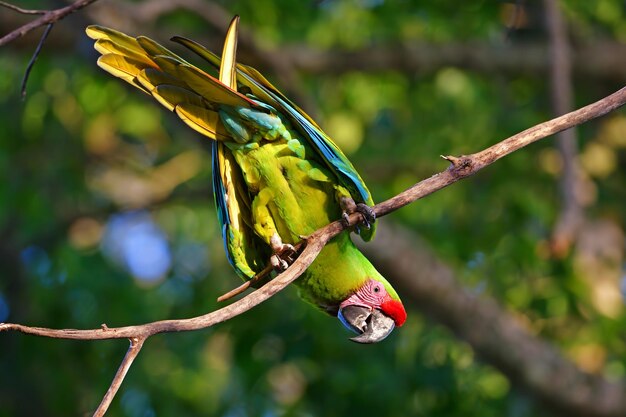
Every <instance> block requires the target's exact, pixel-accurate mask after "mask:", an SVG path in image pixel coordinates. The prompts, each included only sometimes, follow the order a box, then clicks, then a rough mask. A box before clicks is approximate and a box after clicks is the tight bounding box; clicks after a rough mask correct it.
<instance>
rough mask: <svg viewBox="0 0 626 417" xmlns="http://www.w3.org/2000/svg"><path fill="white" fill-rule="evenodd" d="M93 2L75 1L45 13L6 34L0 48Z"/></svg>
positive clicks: (1, 40) (0, 40)
mask: <svg viewBox="0 0 626 417" xmlns="http://www.w3.org/2000/svg"><path fill="white" fill-rule="evenodd" d="M95 1H97V0H77V1H76V2H74V3H72V4H70V5H68V6H65V7H62V8H60V9H56V10H50V11H47V12H45V13H44V14H43V15H42V16H41V17H39V18H38V19H35V20H33V21H32V22H29V23H26V24H25V25H22V26H20V27H19V28H17V29H15V30H13V31H11V32H9V33H8V34H6V35H5V36H3V37H2V38H0V46H3V45H6V44H7V43H9V42H12V41H14V40H15V39H17V38H21V37H22V36H24V35H26V34H27V33H29V32H31V31H33V30H35V29H37V28H38V27H40V26H45V25H48V24H50V23H55V22H57V21H59V20H61V19H63V18H64V17H65V16H67V15H69V14H71V13H74V12H75V11H77V10H80V9H82V8H83V7H85V6H88V5H90V4H91V3H93V2H95Z"/></svg>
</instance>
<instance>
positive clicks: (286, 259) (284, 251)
mask: <svg viewBox="0 0 626 417" xmlns="http://www.w3.org/2000/svg"><path fill="white" fill-rule="evenodd" d="M270 246H271V247H272V251H273V252H274V254H273V255H272V256H271V257H270V263H271V264H272V266H273V267H274V269H275V270H277V271H278V272H283V271H284V270H286V269H287V268H289V265H291V263H292V262H293V261H294V260H295V257H296V255H297V251H296V248H295V247H294V246H293V245H292V244H290V243H283V241H282V239H281V238H280V236H278V234H276V233H275V234H274V235H273V236H272V238H271V239H270Z"/></svg>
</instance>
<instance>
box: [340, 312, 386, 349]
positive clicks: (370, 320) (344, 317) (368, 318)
mask: <svg viewBox="0 0 626 417" xmlns="http://www.w3.org/2000/svg"><path fill="white" fill-rule="evenodd" d="M338 317H339V319H340V320H341V322H342V323H343V325H344V326H346V327H347V328H348V329H350V330H352V331H354V332H356V333H358V334H359V335H358V336H355V337H352V338H350V340H352V341H353V342H357V343H377V342H380V341H381V340H383V339H384V338H386V337H387V336H389V334H390V333H391V331H392V330H393V328H394V327H395V322H394V321H393V319H392V318H390V317H387V316H386V315H384V314H383V313H382V312H381V311H380V310H374V309H371V308H369V307H362V306H356V305H348V306H345V307H344V308H342V309H340V310H339V314H338Z"/></svg>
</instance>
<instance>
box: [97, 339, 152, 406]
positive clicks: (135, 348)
mask: <svg viewBox="0 0 626 417" xmlns="http://www.w3.org/2000/svg"><path fill="white" fill-rule="evenodd" d="M145 341H146V337H142V338H139V337H133V338H131V339H130V346H128V350H127V351H126V355H124V359H123V360H122V363H121V364H120V367H119V368H118V369H117V372H116V373H115V377H113V381H112V382H111V385H110V386H109V389H108V390H107V392H106V394H104V398H102V401H101V402H100V405H99V406H98V408H97V409H96V411H95V412H94V413H93V417H102V416H104V414H105V413H106V412H107V410H108V409H109V406H110V405H111V402H112V401H113V398H115V394H117V391H118V390H119V389H120V386H121V385H122V381H124V378H125V377H126V374H127V373H128V370H129V369H130V366H131V365H132V364H133V361H134V360H135V358H136V357H137V355H139V352H140V351H141V348H142V347H143V342H145Z"/></svg>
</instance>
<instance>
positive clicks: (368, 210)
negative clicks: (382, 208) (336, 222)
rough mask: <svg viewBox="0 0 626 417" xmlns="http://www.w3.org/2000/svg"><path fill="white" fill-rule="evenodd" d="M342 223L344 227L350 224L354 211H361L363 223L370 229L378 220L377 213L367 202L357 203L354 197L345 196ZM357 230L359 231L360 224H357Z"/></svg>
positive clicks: (342, 200)
mask: <svg viewBox="0 0 626 417" xmlns="http://www.w3.org/2000/svg"><path fill="white" fill-rule="evenodd" d="M340 204H341V208H342V212H341V223H342V224H343V226H344V227H349V226H350V215H351V214H352V213H361V216H362V220H361V223H362V224H363V226H365V228H366V229H368V230H369V229H370V228H371V227H372V224H373V223H374V222H375V221H376V213H375V212H374V209H373V208H372V207H370V206H368V205H367V204H365V203H356V202H355V201H354V200H353V199H351V198H347V197H343V198H342V199H341V203H340ZM355 228H356V232H357V233H358V232H359V226H358V225H357V226H355Z"/></svg>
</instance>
